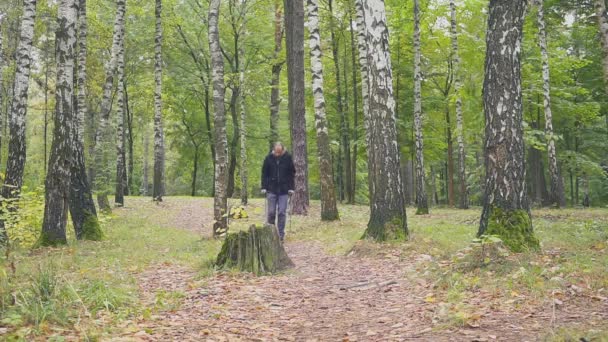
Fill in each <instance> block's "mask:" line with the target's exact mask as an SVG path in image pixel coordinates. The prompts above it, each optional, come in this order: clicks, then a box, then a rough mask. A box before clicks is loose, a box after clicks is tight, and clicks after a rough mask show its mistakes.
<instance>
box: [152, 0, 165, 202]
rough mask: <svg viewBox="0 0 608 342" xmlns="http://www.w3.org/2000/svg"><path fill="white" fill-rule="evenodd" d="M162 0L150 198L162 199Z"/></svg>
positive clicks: (156, 54)
mask: <svg viewBox="0 0 608 342" xmlns="http://www.w3.org/2000/svg"><path fill="white" fill-rule="evenodd" d="M161 12H162V0H156V7H155V11H154V13H155V16H156V35H155V37H154V81H155V84H156V86H155V88H154V180H153V182H154V187H153V193H152V198H153V199H154V200H155V201H159V202H160V201H162V198H163V196H164V195H165V138H164V133H163V108H162V105H163V104H162V98H161V96H162V80H163V56H162V40H163V28H162V20H161Z"/></svg>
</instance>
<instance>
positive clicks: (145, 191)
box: [141, 126, 150, 196]
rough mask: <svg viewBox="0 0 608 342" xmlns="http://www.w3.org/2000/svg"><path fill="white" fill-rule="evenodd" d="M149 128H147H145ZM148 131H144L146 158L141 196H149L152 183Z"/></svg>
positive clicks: (144, 157)
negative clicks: (149, 172) (149, 178)
mask: <svg viewBox="0 0 608 342" xmlns="http://www.w3.org/2000/svg"><path fill="white" fill-rule="evenodd" d="M144 127H147V126H144ZM147 131H148V130H147V129H144V130H143V133H142V135H143V139H144V141H143V145H144V156H143V159H144V160H143V163H142V164H143V172H142V177H141V195H142V196H148V187H149V184H150V182H149V181H148V168H149V166H148V155H149V154H150V151H149V148H150V135H149V134H148V132H147Z"/></svg>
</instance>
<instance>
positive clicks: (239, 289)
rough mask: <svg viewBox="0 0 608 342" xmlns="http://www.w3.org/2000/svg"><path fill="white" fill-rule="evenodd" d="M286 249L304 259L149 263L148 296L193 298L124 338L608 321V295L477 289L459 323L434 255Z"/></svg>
mask: <svg viewBox="0 0 608 342" xmlns="http://www.w3.org/2000/svg"><path fill="white" fill-rule="evenodd" d="M192 212H194V213H196V214H194V215H197V214H198V215H201V213H200V212H198V211H194V210H193V211H192ZM192 215H193V214H192V213H190V214H189V215H187V216H188V217H189V218H188V220H187V222H189V221H190V220H191V219H192V218H191V216H192ZM185 229H188V228H185ZM286 249H287V252H288V254H289V255H290V257H291V258H292V260H293V261H294V263H295V264H296V266H295V268H294V269H292V270H289V271H288V272H285V273H283V274H280V275H275V276H264V277H254V276H251V275H247V274H236V273H218V274H216V275H213V276H211V277H209V278H206V279H204V280H203V282H202V283H201V282H200V281H195V272H194V271H192V270H189V269H185V268H182V267H176V266H175V265H159V267H154V268H152V269H150V270H149V271H147V272H145V273H144V274H142V275H141V277H140V279H139V280H140V287H141V290H142V293H143V294H144V297H145V302H146V304H147V305H149V306H152V305H154V298H155V293H157V292H159V291H164V292H170V291H180V292H183V293H184V294H185V298H183V302H182V304H181V305H180V306H179V308H178V309H176V310H173V311H161V312H159V313H153V314H152V315H151V317H147V318H146V319H140V320H139V321H138V322H137V323H136V326H135V327H131V329H129V331H130V332H129V333H125V334H123V335H121V336H120V337H118V336H117V339H127V340H137V341H411V340H415V341H536V340H539V339H541V338H543V337H545V336H548V335H547V334H548V333H549V332H550V329H551V328H552V327H559V326H560V325H562V324H570V325H572V324H575V325H576V324H578V323H579V322H580V323H581V324H586V323H589V322H595V323H593V325H598V324H599V325H602V323H601V322H604V323H605V322H607V321H608V303H603V304H600V303H598V302H593V301H591V300H590V299H586V298H583V297H576V299H575V300H573V301H568V302H564V303H561V304H560V306H559V307H557V308H556V306H555V304H554V303H553V302H544V303H542V304H539V305H538V307H534V308H533V310H532V311H530V310H529V309H527V310H525V311H521V310H519V309H517V308H516V306H515V305H502V303H501V302H500V301H501V300H502V299H500V298H496V299H492V298H494V297H495V296H493V295H492V294H489V293H482V292H481V291H478V292H479V293H478V296H477V295H475V296H474V298H472V299H465V300H464V301H463V305H466V306H468V307H470V308H474V310H475V312H477V313H478V316H479V317H476V318H475V319H474V324H466V323H463V324H464V325H459V324H456V323H454V321H446V320H445V317H449V316H450V312H447V313H446V312H444V311H446V310H449V309H446V306H442V303H437V302H435V300H434V295H433V292H434V291H438V290H437V289H434V284H429V283H427V282H426V281H425V280H423V279H422V277H420V276H419V275H420V272H424V268H423V267H421V265H422V264H424V263H425V262H429V260H428V258H430V256H427V255H419V256H417V257H411V256H410V257H407V258H406V257H402V256H401V255H399V253H398V252H394V253H393V252H391V251H390V250H386V251H383V253H381V254H382V256H375V257H369V256H367V257H366V256H358V255H351V256H331V255H328V254H326V253H325V252H324V250H323V249H322V247H321V246H320V245H319V244H317V243H315V242H302V241H295V242H288V243H287V244H286ZM362 254H365V253H362ZM435 294H436V293H435ZM598 322H599V323H598Z"/></svg>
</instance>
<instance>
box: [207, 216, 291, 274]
mask: <svg viewBox="0 0 608 342" xmlns="http://www.w3.org/2000/svg"><path fill="white" fill-rule="evenodd" d="M215 266H217V267H219V268H234V269H238V270H239V271H242V272H252V273H254V274H256V275H260V274H264V273H275V272H278V271H281V270H284V269H286V268H289V267H293V266H294V264H293V262H292V261H291V259H290V258H289V256H288V255H287V252H285V249H284V248H283V245H282V244H281V242H280V240H279V232H278V231H277V229H276V227H275V226H273V225H264V226H261V225H251V226H250V227H249V230H247V231H240V232H238V233H232V234H228V236H227V237H226V240H224V244H223V245H222V250H221V251H220V254H218V256H217V260H216V262H215Z"/></svg>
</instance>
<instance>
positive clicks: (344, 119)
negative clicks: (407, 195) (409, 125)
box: [329, 0, 354, 204]
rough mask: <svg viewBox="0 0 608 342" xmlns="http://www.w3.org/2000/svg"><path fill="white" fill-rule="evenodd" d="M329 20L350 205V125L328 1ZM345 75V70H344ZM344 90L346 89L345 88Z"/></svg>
mask: <svg viewBox="0 0 608 342" xmlns="http://www.w3.org/2000/svg"><path fill="white" fill-rule="evenodd" d="M329 18H330V25H329V26H330V33H331V50H332V53H333V60H334V68H335V73H334V74H335V76H336V99H337V101H338V106H337V107H338V115H339V116H340V138H341V144H340V147H341V148H342V156H343V158H344V159H343V165H342V171H343V174H344V183H343V184H344V193H345V195H346V200H347V202H348V203H350V204H352V203H353V202H354V197H353V190H352V185H353V181H352V174H351V171H352V170H351V167H352V166H351V160H350V124H349V120H348V115H347V114H346V111H345V109H344V107H345V103H344V102H343V98H342V78H341V70H340V51H339V45H338V40H337V39H336V34H335V29H336V28H335V26H336V23H335V19H334V12H333V0H329ZM344 73H346V70H344ZM345 89H346V88H345Z"/></svg>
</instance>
